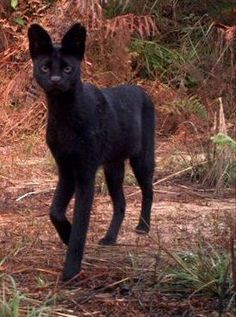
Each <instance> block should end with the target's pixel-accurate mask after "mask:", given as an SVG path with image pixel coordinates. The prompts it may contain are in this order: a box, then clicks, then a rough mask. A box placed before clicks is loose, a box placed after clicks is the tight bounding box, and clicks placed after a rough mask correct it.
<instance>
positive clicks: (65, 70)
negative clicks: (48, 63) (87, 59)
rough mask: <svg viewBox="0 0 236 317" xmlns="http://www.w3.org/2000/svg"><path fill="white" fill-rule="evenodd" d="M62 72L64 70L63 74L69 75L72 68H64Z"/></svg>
mask: <svg viewBox="0 0 236 317" xmlns="http://www.w3.org/2000/svg"><path fill="white" fill-rule="evenodd" d="M63 70H64V72H65V73H67V74H68V73H70V72H71V71H72V67H71V66H69V65H67V66H65V67H64V69H63Z"/></svg>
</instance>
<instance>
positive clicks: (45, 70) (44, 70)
mask: <svg viewBox="0 0 236 317" xmlns="http://www.w3.org/2000/svg"><path fill="white" fill-rule="evenodd" d="M41 71H42V72H43V73H47V72H48V71H49V67H48V66H47V65H42V66H41Z"/></svg>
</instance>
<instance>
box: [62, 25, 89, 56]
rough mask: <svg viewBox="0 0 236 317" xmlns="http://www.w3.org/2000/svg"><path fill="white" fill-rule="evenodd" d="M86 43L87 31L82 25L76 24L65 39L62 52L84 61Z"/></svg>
mask: <svg viewBox="0 0 236 317" xmlns="http://www.w3.org/2000/svg"><path fill="white" fill-rule="evenodd" d="M85 41H86V29H85V27H83V26H82V25H81V24H80V23H76V24H74V25H73V26H72V27H71V28H70V29H69V31H67V33H66V34H65V35H64V37H63V39H62V41H61V45H62V51H63V52H65V53H68V54H71V55H74V56H75V57H77V58H78V59H79V60H82V59H83V57H84V51H85Z"/></svg>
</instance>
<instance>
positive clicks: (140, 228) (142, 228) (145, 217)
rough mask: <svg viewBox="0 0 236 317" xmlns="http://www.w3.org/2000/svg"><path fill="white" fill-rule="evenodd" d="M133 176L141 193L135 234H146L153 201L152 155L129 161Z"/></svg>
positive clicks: (143, 155) (144, 155)
mask: <svg viewBox="0 0 236 317" xmlns="http://www.w3.org/2000/svg"><path fill="white" fill-rule="evenodd" d="M130 164H131V166H132V169H133V172H134V175H135V177H136V179H137V181H138V184H139V186H140V188H141V191H142V209H141V214H140V218H139V223H138V225H137V227H136V232H137V233H148V232H149V229H150V217H151V207H152V201H153V188H152V182H153V172H154V158H153V155H152V153H149V155H148V154H147V153H146V154H145V153H141V154H140V155H139V156H136V157H132V158H131V159H130Z"/></svg>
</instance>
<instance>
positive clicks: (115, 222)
mask: <svg viewBox="0 0 236 317" xmlns="http://www.w3.org/2000/svg"><path fill="white" fill-rule="evenodd" d="M104 172H105V177H106V182H107V187H108V191H109V194H110V196H111V199H112V202H113V216H112V220H111V223H110V226H109V228H108V231H107V233H106V235H105V236H104V238H102V239H101V240H100V241H99V244H102V245H112V244H115V243H116V239H117V235H118V232H119V229H120V226H121V223H122V221H123V219H124V215H125V198H124V193H123V188H122V184H123V180H124V162H123V161H122V162H118V163H117V162H116V163H109V164H106V165H105V166H104Z"/></svg>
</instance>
